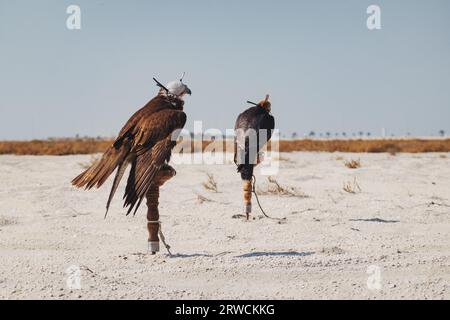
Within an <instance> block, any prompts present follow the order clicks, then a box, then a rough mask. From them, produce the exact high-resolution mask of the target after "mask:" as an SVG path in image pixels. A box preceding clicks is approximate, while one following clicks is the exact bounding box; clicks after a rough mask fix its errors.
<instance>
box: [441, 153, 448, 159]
mask: <svg viewBox="0 0 450 320" xmlns="http://www.w3.org/2000/svg"><path fill="white" fill-rule="evenodd" d="M439 158H441V159H447V155H446V154H440V155H439Z"/></svg>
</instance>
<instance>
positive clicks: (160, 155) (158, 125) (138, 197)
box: [124, 109, 186, 214]
mask: <svg viewBox="0 0 450 320" xmlns="http://www.w3.org/2000/svg"><path fill="white" fill-rule="evenodd" d="M185 123H186V114H185V113H184V112H182V111H179V110H168V109H165V110H161V111H159V112H155V113H153V114H152V115H151V116H150V117H149V118H144V119H141V120H140V121H139V122H138V124H137V125H136V127H135V129H134V130H133V131H132V133H133V136H134V139H133V140H134V141H133V147H132V153H133V154H134V155H135V156H134V158H133V159H132V160H131V164H132V167H131V171H130V176H129V177H128V182H127V186H126V189H125V195H124V199H125V204H124V207H128V206H129V209H128V214H130V213H131V211H132V210H133V208H134V213H136V211H137V209H138V208H139V206H140V204H141V202H142V200H143V198H144V197H145V195H146V193H147V191H148V190H149V188H150V186H151V185H152V182H153V178H154V177H155V175H156V174H157V173H158V171H159V170H160V169H161V167H162V166H163V165H164V163H165V162H166V161H169V159H170V155H171V151H172V149H173V147H174V146H175V145H176V137H172V133H173V132H174V131H175V130H177V129H182V128H183V127H184V125H185Z"/></svg>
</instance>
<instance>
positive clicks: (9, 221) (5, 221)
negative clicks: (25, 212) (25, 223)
mask: <svg viewBox="0 0 450 320" xmlns="http://www.w3.org/2000/svg"><path fill="white" fill-rule="evenodd" d="M13 224H17V219H15V218H6V217H1V216H0V227H6V226H10V225H13Z"/></svg>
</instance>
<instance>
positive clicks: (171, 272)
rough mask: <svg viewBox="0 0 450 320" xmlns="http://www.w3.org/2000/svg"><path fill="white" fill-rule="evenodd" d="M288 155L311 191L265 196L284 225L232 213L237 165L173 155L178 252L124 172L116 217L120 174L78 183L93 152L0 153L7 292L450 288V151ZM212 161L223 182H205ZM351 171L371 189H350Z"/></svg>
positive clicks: (7, 295)
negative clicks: (133, 194)
mask: <svg viewBox="0 0 450 320" xmlns="http://www.w3.org/2000/svg"><path fill="white" fill-rule="evenodd" d="M338 156H343V157H344V158H346V159H350V158H353V159H357V158H361V163H362V168H360V169H355V170H352V169H348V168H346V167H345V166H344V165H343V161H342V160H337V159H336V158H337V157H338ZM282 157H283V158H286V159H287V161H286V160H284V161H282V162H281V165H282V167H281V171H280V173H279V174H278V175H277V176H276V179H277V180H278V181H279V182H280V183H282V184H284V185H288V186H293V187H296V188H299V189H300V190H301V191H302V192H304V193H305V194H307V195H308V196H309V198H296V197H286V196H277V195H264V196H261V202H262V203H263V206H264V207H265V209H266V211H267V212H268V213H269V214H271V215H273V216H277V217H286V218H287V220H286V222H285V223H282V224H279V223H277V222H275V221H271V220H267V219H260V218H259V216H260V213H259V211H258V210H257V207H256V205H255V206H254V215H255V216H256V217H257V219H256V220H254V221H251V222H245V221H243V220H241V219H233V218H232V216H233V215H235V214H239V213H241V211H242V204H241V201H242V200H241V199H242V192H241V182H240V178H239V177H238V175H237V174H236V173H235V169H234V167H233V165H231V164H228V165H215V166H199V165H193V166H188V165H178V166H175V167H176V169H177V171H178V174H177V176H176V177H175V178H174V179H173V180H171V181H169V182H168V183H167V185H165V186H164V190H163V191H162V195H161V199H160V202H161V205H160V212H161V215H162V217H161V219H162V221H163V223H164V224H163V230H164V231H165V235H166V237H167V239H168V241H169V243H170V244H171V245H172V249H173V252H174V253H175V254H176V255H175V256H174V257H172V258H170V257H168V256H167V254H166V253H165V251H161V253H160V254H158V255H157V256H151V255H147V254H146V248H147V242H146V239H147V231H146V223H145V222H146V218H145V210H146V208H145V205H144V206H142V207H141V209H140V210H139V212H138V214H137V215H136V217H135V218H132V217H126V216H125V215H124V210H123V209H122V205H121V202H122V201H121V195H122V194H123V188H124V183H123V184H122V185H121V189H120V190H119V191H118V193H117V196H116V198H115V200H114V202H113V205H112V208H111V211H110V215H109V217H108V218H107V220H104V219H103V214H104V207H105V203H106V199H107V195H108V192H109V187H110V185H111V180H109V181H108V184H107V185H106V186H105V187H104V188H102V189H101V190H99V191H91V192H85V191H81V190H76V189H74V188H72V187H71V185H70V180H71V179H72V178H73V177H74V176H75V175H76V174H78V173H79V172H80V171H81V167H80V164H79V163H82V162H87V161H89V159H90V156H68V157H28V156H27V157H18V156H1V157H0V181H1V184H0V258H1V263H0V298H2V299H23V298H46V299H47V298H48V299H53V298H55V299H56V298H59V299H69V298H70V299H71V298H82V299H93V298H102V299H105V298H110V299H119V298H132V299H134V298H142V299H172V298H187V299H188V298H192V299H197V298H200V299H226V298H229V299H239V298H251V299H265V298H274V299H281V298H287V299H311V298H319V299H328V298H332V299H335V298H345V299H347V298H348V299H401V298H426V299H432V298H437V299H449V298H450V154H446V155H439V154H417V155H407V154H403V155H397V156H389V155H387V154H358V155H355V154H337V153H335V154H330V153H292V154H283V155H282ZM207 171H209V172H213V173H214V174H215V176H216V180H217V181H218V183H219V193H214V192H211V191H208V190H206V189H204V188H203V186H202V182H203V181H205V180H206V172H207ZM354 177H357V181H358V183H359V185H360V186H361V189H362V192H360V193H357V194H349V193H346V192H344V191H343V188H342V187H343V183H344V182H345V181H353V179H354ZM258 184H259V185H260V187H261V188H262V189H264V188H266V186H267V180H266V179H265V178H263V177H261V176H258ZM196 193H198V194H201V195H202V196H204V197H207V198H208V199H211V200H212V201H213V202H203V203H200V202H199V201H198V199H197V195H196ZM370 219H372V220H370ZM373 219H381V220H373ZM162 249H163V248H162ZM70 266H79V267H80V268H81V289H74V288H73V289H69V288H68V287H67V285H66V280H67V277H68V275H67V274H66V270H67V268H69V267H70ZM370 266H375V267H372V268H375V269H371V268H369V267H370ZM368 268H369V271H371V270H377V269H376V268H379V269H378V270H380V272H381V274H380V275H381V278H380V281H379V282H377V281H375V282H370V283H375V284H377V283H379V284H380V286H381V289H380V290H377V289H376V288H374V287H371V289H369V288H368V286H367V281H368V277H369V276H370V274H368V273H367V271H368ZM371 279H372V278H371ZM374 279H375V280H376V278H374Z"/></svg>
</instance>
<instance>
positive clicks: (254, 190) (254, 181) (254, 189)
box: [252, 175, 286, 221]
mask: <svg viewBox="0 0 450 320" xmlns="http://www.w3.org/2000/svg"><path fill="white" fill-rule="evenodd" d="M252 184H253V186H252V192H253V194H254V195H255V198H256V202H257V203H258V207H259V209H260V210H261V212H262V214H263V215H264V216H265V217H266V218H268V219H272V220H277V221H284V220H286V218H273V217H271V216H269V215H267V213H266V212H265V211H264V210H263V208H262V206H261V203H260V202H259V198H258V194H257V193H256V177H255V175H253V182H252Z"/></svg>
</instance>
